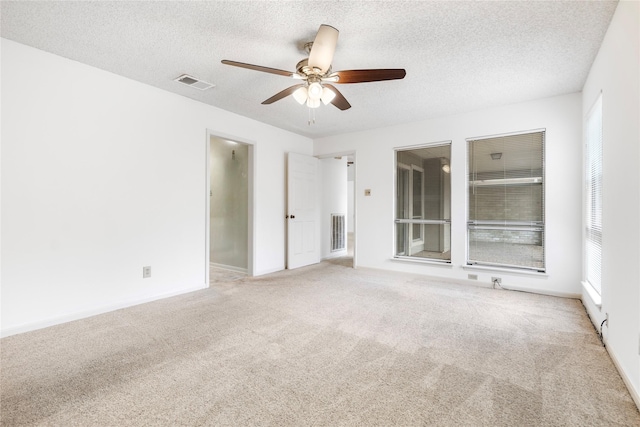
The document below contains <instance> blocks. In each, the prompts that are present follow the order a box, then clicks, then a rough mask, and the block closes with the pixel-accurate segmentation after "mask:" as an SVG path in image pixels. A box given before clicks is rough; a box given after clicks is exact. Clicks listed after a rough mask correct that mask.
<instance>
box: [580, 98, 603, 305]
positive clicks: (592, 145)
mask: <svg viewBox="0 0 640 427" xmlns="http://www.w3.org/2000/svg"><path fill="white" fill-rule="evenodd" d="M585 137H586V159H585V161H586V165H585V166H586V167H585V175H586V176H585V185H586V191H585V206H584V208H585V224H586V236H585V248H584V251H585V275H586V277H585V279H586V281H587V282H589V283H590V284H591V286H593V288H594V289H595V290H596V291H597V292H598V293H601V291H602V283H601V265H602V97H599V98H598V100H597V101H596V103H595V104H594V106H593V107H592V108H591V111H590V112H589V115H588V116H587V122H586V132H585Z"/></svg>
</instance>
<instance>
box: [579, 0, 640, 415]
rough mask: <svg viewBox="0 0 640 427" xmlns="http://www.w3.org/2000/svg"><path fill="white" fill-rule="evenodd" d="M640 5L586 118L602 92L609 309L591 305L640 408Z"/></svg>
mask: <svg viewBox="0 0 640 427" xmlns="http://www.w3.org/2000/svg"><path fill="white" fill-rule="evenodd" d="M639 16H640V3H638V2H628V1H622V2H620V3H619V4H618V7H617V9H616V12H615V14H614V16H613V19H612V20H611V24H610V26H609V29H608V31H607V34H606V36H605V38H604V41H603V43H602V46H601V47H600V51H599V52H598V56H597V57H596V60H595V61H594V63H593V66H592V68H591V71H590V73H589V77H588V78H587V81H586V83H585V85H584V89H583V102H582V114H583V117H586V115H587V113H588V110H589V108H590V107H591V106H592V105H593V103H594V102H595V100H596V98H597V97H598V95H599V94H600V92H602V134H603V135H602V136H603V153H602V154H603V171H602V176H603V191H602V192H603V214H602V218H603V226H602V229H603V231H602V233H603V237H602V240H603V241H602V307H601V309H598V308H597V307H595V305H594V304H593V301H592V300H591V299H590V297H589V295H588V294H586V292H585V294H584V296H583V301H584V303H585V306H586V307H587V309H588V311H589V314H590V315H591V317H592V320H593V321H594V324H597V327H598V329H599V328H600V322H602V320H604V318H605V314H606V313H609V324H608V327H606V326H605V327H604V331H603V333H604V337H605V341H606V343H607V348H608V349H609V353H610V354H611V356H612V359H613V360H614V362H616V364H617V365H618V368H619V369H620V370H621V371H622V372H621V373H622V377H623V378H624V379H625V381H626V382H627V384H628V385H629V387H630V388H631V389H632V390H633V393H632V394H635V396H634V397H635V399H636V403H637V404H638V405H639V406H640V397H639V396H640V357H639V356H638V352H639V349H638V346H639V340H640V262H639V260H640V222H638V219H639V218H640V172H639V171H640V149H639V147H640V125H639V124H638V122H639V121H640V91H639V86H640V84H639V81H640V67H639V65H638V64H639V62H640V54H639V52H640V30H639V27H640V25H639Z"/></svg>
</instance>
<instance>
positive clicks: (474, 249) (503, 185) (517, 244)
mask: <svg viewBox="0 0 640 427" xmlns="http://www.w3.org/2000/svg"><path fill="white" fill-rule="evenodd" d="M544 137H545V133H544V131H538V132H532V133H522V134H516V135H507V136H498V137H491V138H482V139H469V140H467V141H468V168H469V169H468V171H469V174H468V184H469V203H468V206H469V211H468V222H467V229H468V231H467V239H468V240H467V245H468V250H467V263H468V264H472V265H493V266H501V267H510V268H522V269H530V270H536V271H544V270H545V263H544V161H543V159H544V139H545V138H544Z"/></svg>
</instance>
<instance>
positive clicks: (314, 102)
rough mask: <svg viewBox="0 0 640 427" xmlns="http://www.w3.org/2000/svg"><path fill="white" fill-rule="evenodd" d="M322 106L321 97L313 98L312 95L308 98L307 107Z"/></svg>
mask: <svg viewBox="0 0 640 427" xmlns="http://www.w3.org/2000/svg"><path fill="white" fill-rule="evenodd" d="M319 106H320V100H319V99H313V98H311V97H309V98H308V99H307V107H309V108H318V107H319Z"/></svg>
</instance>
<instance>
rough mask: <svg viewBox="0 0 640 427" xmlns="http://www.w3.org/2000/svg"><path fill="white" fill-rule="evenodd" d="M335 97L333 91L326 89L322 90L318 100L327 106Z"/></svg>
mask: <svg viewBox="0 0 640 427" xmlns="http://www.w3.org/2000/svg"><path fill="white" fill-rule="evenodd" d="M335 97H336V93H335V92H334V91H332V90H331V89H329V88H328V87H323V88H322V96H321V97H320V99H321V100H322V103H323V104H324V105H329V104H330V103H331V101H333V98H335Z"/></svg>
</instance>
